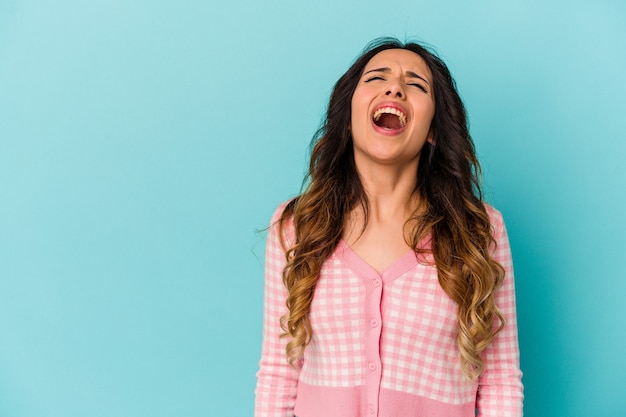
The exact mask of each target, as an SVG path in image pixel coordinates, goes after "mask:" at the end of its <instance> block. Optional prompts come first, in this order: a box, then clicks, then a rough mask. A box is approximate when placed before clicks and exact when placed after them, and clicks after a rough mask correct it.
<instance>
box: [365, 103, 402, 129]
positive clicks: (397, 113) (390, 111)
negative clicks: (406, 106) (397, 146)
mask: <svg viewBox="0 0 626 417" xmlns="http://www.w3.org/2000/svg"><path fill="white" fill-rule="evenodd" d="M372 119H373V121H374V124H375V125H376V126H378V127H380V128H382V129H385V130H400V129H402V128H403V127H404V126H406V114H404V112H403V111H402V110H400V109H397V108H395V107H381V108H380V109H378V110H376V111H375V112H374V115H373V116H372Z"/></svg>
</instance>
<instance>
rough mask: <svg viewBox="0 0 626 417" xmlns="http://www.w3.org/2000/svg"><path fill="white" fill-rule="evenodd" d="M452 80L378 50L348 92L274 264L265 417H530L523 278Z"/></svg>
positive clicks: (425, 57)
mask: <svg viewBox="0 0 626 417" xmlns="http://www.w3.org/2000/svg"><path fill="white" fill-rule="evenodd" d="M479 171H480V167H479V164H478V161H477V159H476V154H475V151H474V144H473V142H472V139H471V137H470V135H469V132H468V127H467V119H466V114H465V109H464V106H463V103H462V102H461V99H460V97H459V95H458V92H457V91H456V87H455V84H454V81H453V79H452V77H451V75H450V73H449V71H448V69H447V67H446V66H445V64H444V63H443V62H442V61H441V60H440V59H439V58H437V57H436V56H435V55H434V53H432V52H431V51H429V50H428V49H426V48H425V47H423V46H420V45H418V44H415V43H409V44H402V43H400V42H398V41H397V40H395V39H380V40H377V41H374V42H373V43H371V44H370V45H369V46H368V47H367V48H366V49H365V51H364V53H363V54H362V55H361V56H360V57H359V58H358V59H357V60H356V61H355V62H354V64H353V65H352V67H350V69H349V70H348V71H347V72H346V73H345V74H344V75H343V76H342V77H341V78H340V79H339V81H338V82H337V84H336V85H335V88H334V90H333V93H332V95H331V98H330V103H329V105H328V111H327V115H326V119H325V122H324V124H323V126H322V128H321V129H320V130H319V132H318V134H317V135H316V137H315V138H314V147H313V151H312V155H311V162H310V167H309V178H308V182H307V185H306V187H305V189H304V191H303V193H302V194H301V195H299V196H298V197H296V198H295V199H293V200H291V201H289V202H287V203H285V204H283V205H281V206H280V207H279V208H278V210H277V211H276V213H275V215H274V218H273V220H272V223H271V226H270V230H269V235H268V241H267V253H266V277H265V278H266V281H265V282H266V283H265V319H264V339H263V351H262V357H261V361H260V369H259V372H258V375H257V376H258V385H257V390H256V407H255V415H256V416H257V417H265V416H285V417H287V416H289V417H292V416H294V414H295V415H297V416H298V417H366V416H378V417H409V416H410V417H418V416H421V417H474V416H475V415H476V413H478V416H480V417H488V416H493V417H506V416H521V415H522V398H523V387H522V383H521V371H520V368H519V350H518V342H517V326H516V315H515V290H514V283H513V270H512V262H511V254H510V249H509V243H508V238H507V234H506V229H505V227H504V223H503V221H502V217H501V215H500V213H499V212H498V211H496V210H495V209H494V208H492V207H491V206H489V205H487V204H486V203H484V202H483V201H482V195H481V191H480V184H479V178H478V176H479Z"/></svg>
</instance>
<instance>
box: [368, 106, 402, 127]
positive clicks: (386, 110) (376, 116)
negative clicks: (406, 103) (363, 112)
mask: <svg viewBox="0 0 626 417" xmlns="http://www.w3.org/2000/svg"><path fill="white" fill-rule="evenodd" d="M384 113H389V114H395V115H396V116H398V118H399V119H400V124H401V125H402V127H404V126H406V114H404V113H403V112H402V111H400V110H398V109H396V108H395V107H382V108H380V109H378V110H376V112H375V113H374V121H378V119H380V116H381V115H383V114H384Z"/></svg>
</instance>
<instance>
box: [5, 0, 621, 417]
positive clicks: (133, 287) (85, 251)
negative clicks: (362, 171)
mask: <svg viewBox="0 0 626 417" xmlns="http://www.w3.org/2000/svg"><path fill="white" fill-rule="evenodd" d="M624 22H626V6H625V3H624V2H622V1H619V0H615V1H598V2H593V4H592V2H577V1H539V0H537V1H521V0H518V1H495V0H493V1H483V2H464V1H458V2H454V1H440V2H435V1H429V2H420V1H395V2H391V3H390V2H381V1H371V0H367V1H364V0H358V1H357V0H350V1H337V0H332V1H328V0H322V1H315V2H304V1H294V0H290V1H287V0H285V1H273V2H260V1H255V0H234V1H227V2H203V1H193V0H181V1H178V2H166V1H156V0H152V1H148V0H133V1H119V0H106V1H104V0H92V1H88V2H86V1H78V0H59V1H56V2H47V1H37V0H32V1H29V0H23V1H22V0H1V1H0V416H2V417H22V416H28V417H32V416H37V417H53V416H54V417H56V416H63V417H74V416H81V417H84V416H90V417H99V416H150V417H158V416H226V415H228V416H249V415H251V414H252V409H253V399H254V393H253V391H254V386H255V372H256V370H257V363H258V359H259V353H260V345H261V322H262V317H261V311H262V285H263V283H262V280H263V277H262V264H263V248H264V235H263V233H262V232H257V230H259V229H262V228H264V227H265V226H266V225H267V222H268V220H269V217H270V215H271V213H272V212H273V210H274V208H275V206H276V205H277V204H278V203H279V202H281V201H283V200H285V199H287V198H289V197H291V196H293V195H295V194H296V193H297V192H298V190H299V186H300V183H301V179H302V175H303V172H304V167H305V164H306V158H307V147H308V143H309V140H310V138H311V136H312V135H313V133H314V132H315V130H316V129H317V127H318V124H319V121H320V117H321V115H322V113H323V111H324V108H325V105H326V100H327V98H328V95H329V93H330V90H331V88H332V85H333V83H334V82H335V81H336V79H337V78H338V77H339V76H340V75H341V74H342V73H343V72H344V71H345V70H346V69H347V68H348V66H349V64H350V62H351V61H352V59H353V58H354V57H355V56H356V55H357V54H358V52H359V51H360V50H361V48H362V47H363V46H364V45H365V44H366V43H367V42H368V41H369V40H370V39H372V38H374V37H377V36H380V35H394V36H398V37H400V38H402V39H404V38H406V37H410V38H416V39H421V40H424V41H427V42H428V43H431V44H433V45H435V46H436V47H437V49H438V51H439V52H440V54H441V55H442V56H443V58H444V59H445V60H446V61H447V62H448V63H449V66H450V68H451V70H452V72H453V74H454V75H455V76H456V79H457V82H458V85H459V89H460V92H461V94H462V96H463V98H464V100H465V102H466V105H467V107H468V111H469V116H470V121H471V131H472V134H473V136H474V138H475V142H476V145H477V148H478V152H479V156H480V158H481V160H482V163H483V166H484V170H485V190H486V194H487V197H488V199H489V201H491V202H492V203H493V204H495V205H496V206H497V207H498V208H499V209H500V210H501V211H502V212H503V213H504V215H505V219H506V221H507V224H508V228H509V233H510V236H511V241H512V245H513V250H514V258H515V262H516V275H517V291H518V311H519V332H520V341H521V349H522V367H523V370H524V372H525V375H524V382H525V385H526V401H525V410H526V416H529V417H543V416H545V417H548V416H550V417H552V416H576V417H577V416H581V417H582V416H585V417H587V416H602V417H613V416H624V415H626V396H625V395H624V387H626V359H625V357H624V346H626V300H625V298H626V279H625V278H626V272H625V267H626V265H625V263H624V259H625V257H624V252H626V240H625V238H624V236H625V233H626V222H625V220H624V217H625V216H624V213H626V195H625V190H626V173H625V170H624V163H623V161H622V159H623V154H624V153H625V152H626V135H625V133H624V129H625V125H624V120H625V110H626V82H625V81H624V77H625V74H626V54H625V53H624V51H626V25H625V24H624Z"/></svg>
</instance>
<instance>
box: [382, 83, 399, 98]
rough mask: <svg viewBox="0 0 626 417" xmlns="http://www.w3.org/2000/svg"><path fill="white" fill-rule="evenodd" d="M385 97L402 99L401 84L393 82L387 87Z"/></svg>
mask: <svg viewBox="0 0 626 417" xmlns="http://www.w3.org/2000/svg"><path fill="white" fill-rule="evenodd" d="M385 95H387V96H392V97H394V96H395V97H398V98H403V97H404V89H403V88H402V84H401V83H400V82H399V81H395V82H393V83H391V85H389V87H388V89H387V92H386V93H385Z"/></svg>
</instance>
